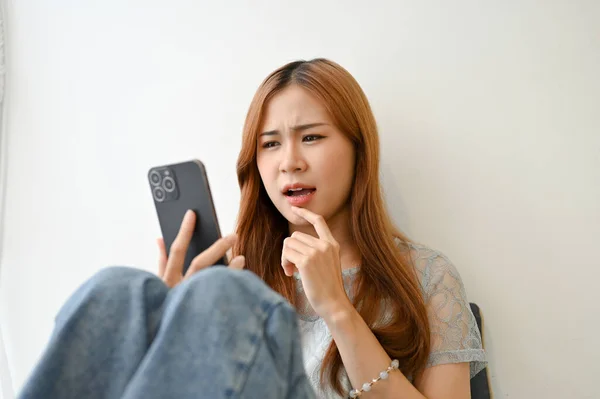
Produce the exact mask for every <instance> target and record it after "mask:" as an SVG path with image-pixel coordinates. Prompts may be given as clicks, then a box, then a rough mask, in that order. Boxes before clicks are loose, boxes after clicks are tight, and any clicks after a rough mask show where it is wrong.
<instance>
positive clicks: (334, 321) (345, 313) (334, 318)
mask: <svg viewBox="0 0 600 399" xmlns="http://www.w3.org/2000/svg"><path fill="white" fill-rule="evenodd" d="M355 316H360V315H359V314H358V311H357V310H356V309H355V308H354V306H353V305H352V303H351V302H350V300H346V301H343V302H341V303H339V304H336V305H335V306H333V307H331V309H329V310H328V311H327V312H325V313H324V314H323V315H322V318H323V320H324V321H325V324H327V326H328V327H329V329H330V330H331V329H332V328H334V327H339V326H343V325H345V324H348V323H351V322H352V320H353V318H354V317H355Z"/></svg>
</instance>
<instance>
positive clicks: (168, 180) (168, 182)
mask: <svg viewBox="0 0 600 399" xmlns="http://www.w3.org/2000/svg"><path fill="white" fill-rule="evenodd" d="M163 187H164V189H165V190H166V191H167V192H168V193H172V192H173V191H174V190H175V180H173V178H172V177H171V176H167V177H165V179H164V180H163Z"/></svg>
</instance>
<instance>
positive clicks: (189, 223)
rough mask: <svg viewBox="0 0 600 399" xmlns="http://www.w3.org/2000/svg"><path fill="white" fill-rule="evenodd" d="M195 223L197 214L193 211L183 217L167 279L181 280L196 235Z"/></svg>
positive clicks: (169, 262) (172, 251)
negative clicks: (187, 255)
mask: <svg viewBox="0 0 600 399" xmlns="http://www.w3.org/2000/svg"><path fill="white" fill-rule="evenodd" d="M195 223H196V214H195V213H194V211H192V210H189V211H187V212H186V213H185V216H184V217H183V222H181V227H180V228H179V233H177V237H175V240H174V241H173V244H171V249H170V251H169V257H168V259H167V267H166V271H165V276H164V277H165V279H170V278H181V274H182V272H183V263H184V261H185V254H186V252H187V249H188V246H189V245H190V240H191V239H192V234H193V233H194V226H195Z"/></svg>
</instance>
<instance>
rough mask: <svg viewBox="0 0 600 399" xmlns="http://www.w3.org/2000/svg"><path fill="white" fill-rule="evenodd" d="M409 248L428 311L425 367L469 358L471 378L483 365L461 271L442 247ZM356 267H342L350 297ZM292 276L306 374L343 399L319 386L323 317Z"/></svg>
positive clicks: (325, 396) (326, 339) (328, 396)
mask: <svg viewBox="0 0 600 399" xmlns="http://www.w3.org/2000/svg"><path fill="white" fill-rule="evenodd" d="M409 247H410V253H411V257H412V259H413V263H414V267H415V269H416V270H417V275H418V276H419V280H420V283H421V292H422V294H423V297H424V299H425V305H426V307H427V311H428V313H429V324H430V328H431V353H430V355H429V361H428V364H427V367H431V366H435V365H439V364H446V363H462V362H470V363H471V377H474V376H475V375H476V374H477V373H479V372H480V371H481V370H482V369H483V368H484V367H485V366H486V356H485V352H484V350H483V348H482V343H481V335H480V333H479V330H478V328H477V323H476V321H475V317H474V316H473V313H472V312H471V308H470V306H469V302H468V300H467V295H466V293H465V289H464V286H463V283H462V280H461V278H460V274H459V273H458V271H457V270H456V268H455V267H454V265H453V264H452V263H451V262H450V260H449V259H448V258H446V257H445V256H444V255H443V254H441V253H440V252H437V251H434V250H432V249H430V248H427V247H425V246H422V245H418V244H409ZM359 270H360V267H355V268H352V269H348V270H344V271H343V272H342V275H343V278H344V287H345V289H346V293H347V294H348V295H349V296H350V288H351V287H352V282H353V281H354V279H355V277H356V275H357V273H358V272H359ZM295 277H296V281H297V284H296V288H297V294H298V295H299V296H300V300H299V301H298V303H299V304H300V305H299V306H298V308H299V309H298V314H299V325H300V334H301V339H302V351H303V356H304V367H305V370H306V373H307V375H308V378H309V380H310V382H311V384H312V386H313V388H314V390H315V392H316V393H317V396H318V397H319V398H322V399H340V398H343V397H341V396H339V395H338V394H337V393H336V392H334V391H333V390H332V389H323V388H322V387H321V386H320V383H319V373H320V370H321V363H322V361H323V357H324V355H325V352H326V351H327V348H328V346H329V344H330V343H331V339H332V338H331V334H330V332H329V329H328V328H327V325H326V324H325V322H324V321H323V319H321V318H320V317H318V316H317V315H316V314H315V313H314V311H313V310H312V308H311V307H310V305H309V304H308V301H307V300H306V296H305V294H304V290H303V287H302V281H301V280H300V276H299V274H296V275H295ZM350 299H352V298H351V297H350ZM434 305H435V306H434ZM382 369H383V368H382ZM344 374H345V373H344ZM344 377H345V378H344V379H342V383H343V386H345V387H346V388H347V391H350V389H352V387H350V386H349V385H348V382H347V381H348V379H347V377H346V376H345V375H344ZM365 382H366V381H365ZM361 385H362V383H361Z"/></svg>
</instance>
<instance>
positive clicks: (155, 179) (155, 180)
mask: <svg viewBox="0 0 600 399" xmlns="http://www.w3.org/2000/svg"><path fill="white" fill-rule="evenodd" d="M150 182H151V183H152V184H153V185H154V186H158V185H159V184H160V173H158V172H157V171H155V170H153V171H152V172H150Z"/></svg>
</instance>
